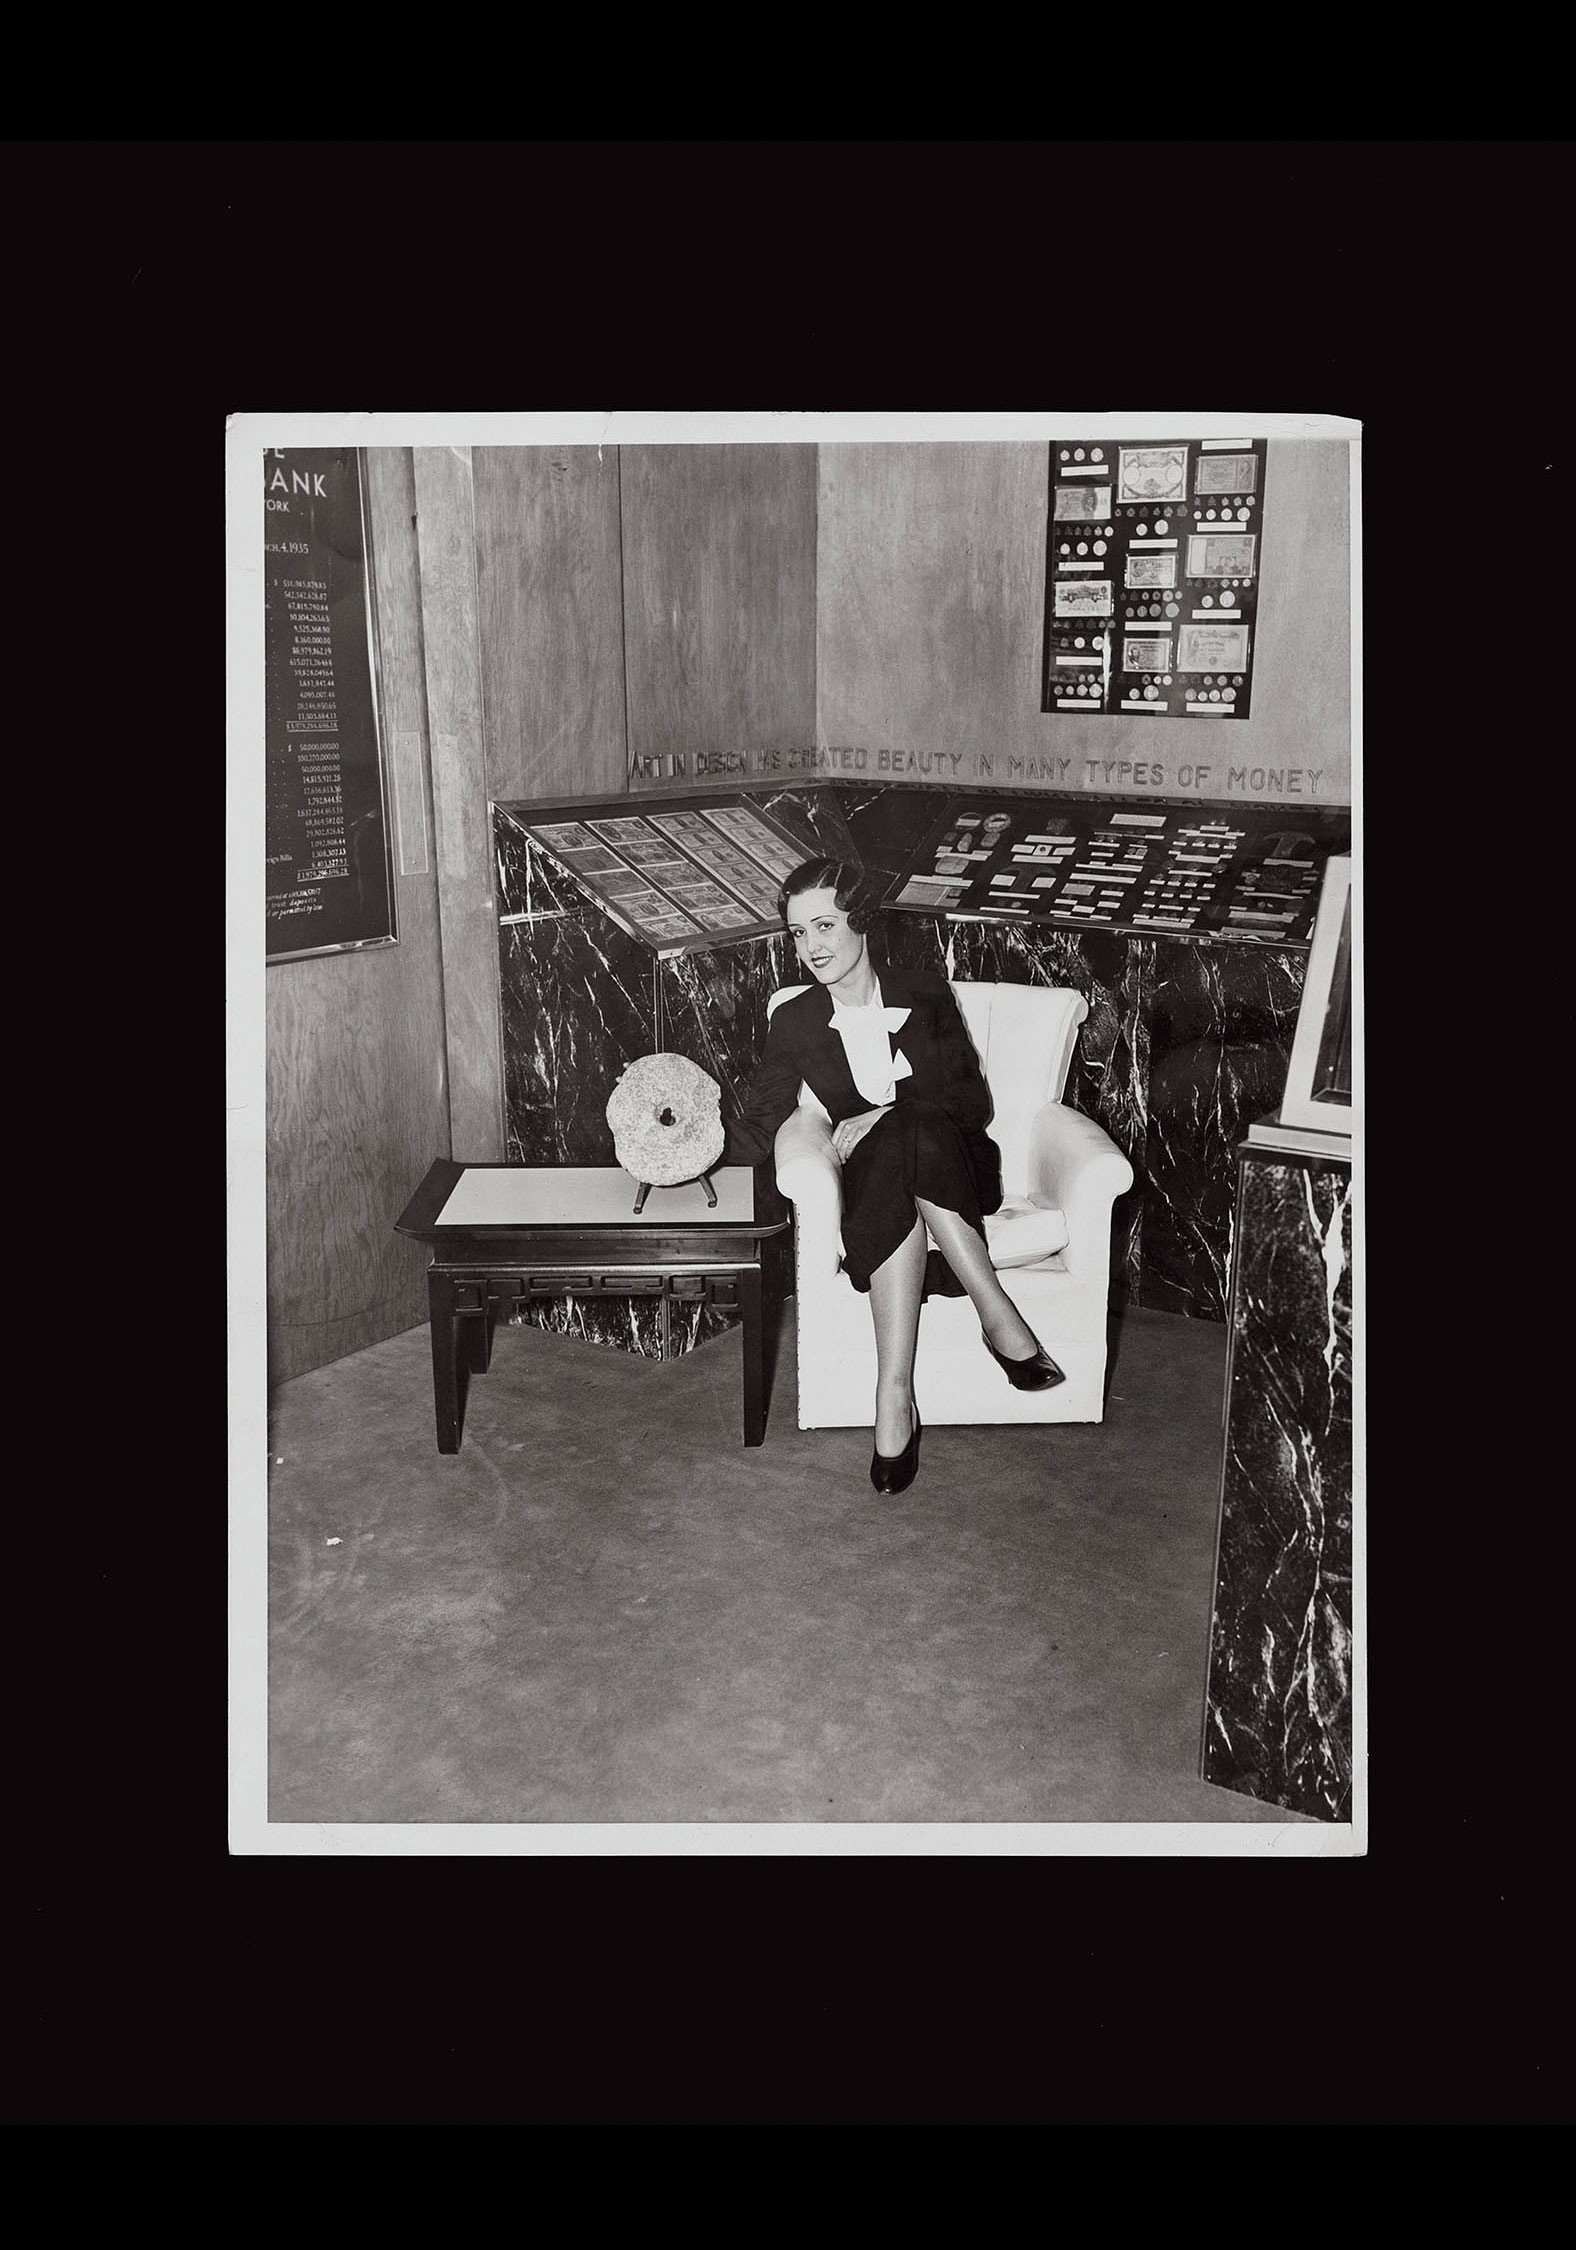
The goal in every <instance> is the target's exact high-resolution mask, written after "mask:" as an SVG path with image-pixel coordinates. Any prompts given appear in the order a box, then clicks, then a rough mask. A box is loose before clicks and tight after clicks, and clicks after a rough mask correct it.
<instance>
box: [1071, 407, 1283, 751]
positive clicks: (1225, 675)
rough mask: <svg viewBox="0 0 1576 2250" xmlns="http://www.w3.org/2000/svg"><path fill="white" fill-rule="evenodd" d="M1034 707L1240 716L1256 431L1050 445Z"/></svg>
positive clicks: (1252, 564)
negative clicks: (1040, 671)
mask: <svg viewBox="0 0 1576 2250" xmlns="http://www.w3.org/2000/svg"><path fill="white" fill-rule="evenodd" d="M1050 452H1051V475H1050V514H1049V533H1048V539H1047V547H1046V571H1045V680H1044V694H1043V697H1042V700H1041V706H1040V707H1041V709H1042V710H1045V711H1082V712H1085V713H1087V714H1089V715H1090V716H1100V715H1106V716H1110V715H1114V714H1116V713H1118V712H1120V713H1122V714H1123V715H1124V716H1125V715H1128V714H1137V715H1142V714H1148V715H1150V716H1152V717H1156V718H1196V719H1204V720H1211V719H1245V718H1247V716H1248V714H1249V711H1250V709H1251V707H1252V701H1253V644H1254V639H1255V636H1256V631H1257V611H1258V587H1259V557H1260V553H1261V549H1262V535H1263V530H1264V520H1263V519H1264V478H1265V467H1266V459H1267V447H1266V441H1265V440H1264V439H1263V438H1177V439H1175V440H1170V441H1167V442H1164V443H1156V442H1155V441H1154V440H1153V439H1150V438H1145V439H1143V440H1138V439H1134V440H1132V441H1131V442H1129V441H1126V440H1124V439H1121V438H1102V439H1099V440H1094V439H1090V440H1086V441H1085V442H1083V443H1079V442H1078V440H1076V439H1062V438H1058V439H1055V440H1054V441H1053V442H1052V445H1051V449H1050Z"/></svg>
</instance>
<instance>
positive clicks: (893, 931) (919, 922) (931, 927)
mask: <svg viewBox="0 0 1576 2250" xmlns="http://www.w3.org/2000/svg"><path fill="white" fill-rule="evenodd" d="M946 937H947V928H946V924H945V923H944V922H938V921H936V920H934V919H932V918H931V917H930V916H929V915H920V914H883V915H880V916H878V917H877V920H876V923H875V926H874V928H873V929H872V930H871V933H870V958H871V960H872V962H873V963H874V964H875V972H876V975H877V976H879V975H880V974H881V971H882V969H883V968H884V967H885V966H886V964H887V963H888V962H889V961H890V962H891V963H892V965H893V967H894V968H899V969H933V970H934V971H935V973H936V974H937V976H945V975H946V974H947V956H946Z"/></svg>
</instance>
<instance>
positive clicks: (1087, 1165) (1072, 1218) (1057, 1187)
mask: <svg viewBox="0 0 1576 2250" xmlns="http://www.w3.org/2000/svg"><path fill="white" fill-rule="evenodd" d="M1132 1184H1133V1167H1132V1165H1131V1164H1129V1162H1128V1161H1127V1158H1126V1157H1125V1156H1124V1155H1123V1154H1122V1152H1121V1150H1120V1149H1119V1148H1118V1147H1117V1145H1116V1143H1115V1141H1113V1140H1112V1138H1111V1136H1110V1134H1109V1133H1108V1132H1107V1131H1106V1130H1105V1127H1104V1126H1103V1125H1097V1124H1096V1123H1095V1121H1094V1119H1093V1118H1092V1117H1085V1116H1084V1115H1083V1114H1082V1112H1081V1111H1079V1110H1076V1109H1069V1108H1068V1107H1067V1106H1066V1104H1065V1103H1064V1102H1046V1103H1044V1104H1043V1105H1042V1107H1041V1108H1040V1109H1039V1110H1038V1111H1037V1112H1036V1114H1035V1117H1034V1119H1033V1121H1032V1123H1031V1124H1030V1127H1029V1193H1030V1195H1031V1196H1033V1197H1035V1198H1036V1199H1040V1200H1043V1201H1044V1202H1046V1203H1048V1204H1051V1205H1054V1206H1055V1208H1056V1209H1058V1210H1060V1211H1062V1212H1064V1213H1065V1214H1066V1218H1067V1248H1066V1250H1065V1251H1064V1252H1063V1253H1062V1254H1063V1257H1064V1258H1065V1260H1066V1262H1067V1270H1068V1271H1069V1273H1093V1272H1095V1271H1096V1270H1102V1269H1104V1268H1105V1267H1106V1266H1107V1265H1108V1264H1109V1260H1110V1255H1111V1206H1112V1204H1113V1203H1114V1202H1115V1201H1116V1199H1117V1197H1118V1196H1119V1195H1122V1194H1124V1193H1125V1192H1126V1191H1127V1189H1128V1188H1130V1187H1131V1186H1132Z"/></svg>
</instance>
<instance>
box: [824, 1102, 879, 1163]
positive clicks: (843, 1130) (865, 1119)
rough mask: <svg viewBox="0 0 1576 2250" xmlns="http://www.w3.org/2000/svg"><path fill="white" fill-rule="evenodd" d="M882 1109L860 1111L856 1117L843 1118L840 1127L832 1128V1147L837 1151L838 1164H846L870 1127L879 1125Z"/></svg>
mask: <svg viewBox="0 0 1576 2250" xmlns="http://www.w3.org/2000/svg"><path fill="white" fill-rule="evenodd" d="M885 1115H886V1111H885V1110H884V1109H866V1110H861V1111H860V1113H859V1115H858V1116H857V1117H845V1118H844V1119H843V1122H842V1123H841V1125H834V1126H833V1128H832V1146H833V1148H834V1149H836V1151H837V1157H838V1162H839V1163H841V1164H846V1163H847V1162H848V1159H849V1158H850V1157H851V1156H852V1155H853V1153H854V1151H855V1149H856V1148H857V1147H858V1146H859V1144H860V1142H861V1141H862V1140H863V1139H864V1137H865V1135H866V1134H867V1133H868V1132H869V1130H870V1128H871V1126H872V1125H879V1124H880V1122H881V1120H882V1118H883V1117H885Z"/></svg>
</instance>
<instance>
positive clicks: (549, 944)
mask: <svg viewBox="0 0 1576 2250" xmlns="http://www.w3.org/2000/svg"><path fill="white" fill-rule="evenodd" d="M528 860H529V861H530V862H534V863H535V864H534V866H533V867H530V868H529V869H528V871H527V872H526V874H524V875H523V876H522V879H521V885H520V888H521V890H522V892H524V893H525V894H526V895H528V896H529V897H530V898H531V899H532V901H533V905H532V907H531V908H530V909H528V910H526V911H525V912H524V916H523V918H522V919H518V920H513V919H504V918H501V919H500V927H499V931H498V955H499V972H500V1006H501V1009H502V1016H503V1063H504V1125H505V1141H504V1154H505V1157H506V1158H507V1160H508V1162H509V1163H511V1164H612V1163H614V1162H615V1161H616V1159H615V1156H614V1152H613V1134H612V1130H611V1128H610V1127H609V1125H608V1122H607V1099H608V1096H609V1094H611V1092H612V1091H613V1087H614V1085H615V1083H616V1082H617V1079H618V1076H619V1073H620V1072H621V1071H622V1070H623V1069H624V1068H625V1066H626V1065H627V1064H629V1063H631V1062H633V1061H634V1060H635V1059H636V1057H637V1056H640V1055H649V1054H652V1053H654V1052H655V1051H656V1047H657V1043H658V1042H657V1024H656V984H655V970H656V959H655V956H654V955H653V953H652V951H651V949H650V947H649V946H646V945H642V944H641V943H640V941H639V940H638V939H637V938H632V937H628V936H626V935H625V933H624V932H623V931H622V930H621V929H619V927H618V925H617V924H616V923H615V922H612V921H610V920H609V919H608V917H607V916H606V915H605V914H602V913H601V912H599V911H598V909H597V908H595V907H594V906H592V905H591V904H590V903H589V902H588V901H587V900H586V899H585V898H584V896H583V894H580V893H578V892H577V891H576V889H575V887H574V886H573V885H571V884H570V883H569V882H568V881H567V879H566V878H564V877H562V876H558V875H557V873H556V871H555V870H553V869H552V868H551V866H550V863H548V862H547V861H546V860H545V859H544V857H543V855H542V854H541V853H539V852H537V851H535V850H534V849H533V850H531V851H530V852H529V853H528ZM558 893H563V894H567V903H566V904H564V905H551V904H548V903H547V902H548V901H549V900H551V899H553V898H554V896H555V895H556V894H558ZM513 911H514V912H515V913H519V912H520V911H521V910H520V909H515V910H513Z"/></svg>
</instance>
